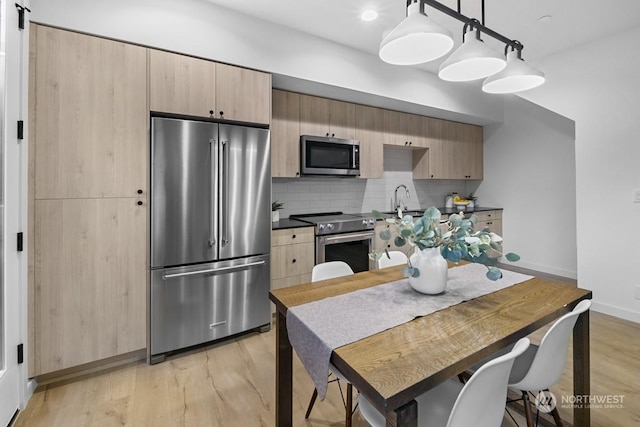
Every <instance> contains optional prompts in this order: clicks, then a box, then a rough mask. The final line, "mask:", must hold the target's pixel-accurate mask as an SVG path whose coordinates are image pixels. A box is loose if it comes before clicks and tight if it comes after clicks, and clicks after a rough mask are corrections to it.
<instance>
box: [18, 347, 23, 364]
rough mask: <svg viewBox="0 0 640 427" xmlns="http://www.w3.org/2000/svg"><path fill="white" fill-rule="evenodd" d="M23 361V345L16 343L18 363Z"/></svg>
mask: <svg viewBox="0 0 640 427" xmlns="http://www.w3.org/2000/svg"><path fill="white" fill-rule="evenodd" d="M22 362H24V345H22V344H18V365H19V364H21V363H22Z"/></svg>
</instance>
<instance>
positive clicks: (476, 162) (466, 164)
mask: <svg viewBox="0 0 640 427" xmlns="http://www.w3.org/2000/svg"><path fill="white" fill-rule="evenodd" d="M429 135H430V136H431V137H430V138H429V178H431V179H482V178H483V166H482V165H483V162H484V157H483V130H482V127H481V126H474V125H469V124H466V123H457V122H451V121H447V120H437V119H434V120H432V121H431V122H430V131H429Z"/></svg>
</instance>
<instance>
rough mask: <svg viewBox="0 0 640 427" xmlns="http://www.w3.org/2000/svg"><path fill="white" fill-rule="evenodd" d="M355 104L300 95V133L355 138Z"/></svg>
mask: <svg viewBox="0 0 640 427" xmlns="http://www.w3.org/2000/svg"><path fill="white" fill-rule="evenodd" d="M355 108H356V106H355V104H352V103H349V102H343V101H337V100H335V99H328V98H320V97H317V96H311V95H300V134H301V135H319V136H329V137H333V138H344V139H355V126H356V125H355V123H356V110H355Z"/></svg>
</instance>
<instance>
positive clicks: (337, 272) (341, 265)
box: [304, 261, 354, 426]
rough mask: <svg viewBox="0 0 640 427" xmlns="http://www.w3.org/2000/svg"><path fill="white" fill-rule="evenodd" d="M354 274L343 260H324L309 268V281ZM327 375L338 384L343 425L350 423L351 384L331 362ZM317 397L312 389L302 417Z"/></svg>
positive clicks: (306, 415) (309, 411) (315, 391)
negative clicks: (344, 392)
mask: <svg viewBox="0 0 640 427" xmlns="http://www.w3.org/2000/svg"><path fill="white" fill-rule="evenodd" d="M352 274H354V273H353V270H352V269H351V267H349V264H347V263H346V262H343V261H329V262H324V263H322V264H318V265H316V266H314V267H313V270H311V281H312V282H318V281H320V280H327V279H333V278H335V277H343V276H350V275H352ZM329 372H330V374H329V376H331V374H333V376H335V378H334V379H332V380H329V382H334V381H335V382H336V383H337V384H338V388H339V389H340V395H341V396H342V403H344V408H345V425H347V426H350V425H351V417H352V415H353V409H352V407H353V386H352V385H351V383H350V382H349V381H347V379H346V378H345V377H344V375H342V373H340V371H339V370H338V368H336V367H335V366H333V364H329ZM340 381H344V382H345V384H346V385H347V391H346V400H345V396H344V395H343V394H342V386H341V385H340ZM317 398H318V390H317V389H315V388H314V389H313V394H312V395H311V400H310V401H309V406H308V407H307V412H306V413H305V415H304V418H305V419H307V418H309V415H311V410H312V409H313V405H314V404H315V403H316V399H317Z"/></svg>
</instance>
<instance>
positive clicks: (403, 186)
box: [393, 184, 411, 210]
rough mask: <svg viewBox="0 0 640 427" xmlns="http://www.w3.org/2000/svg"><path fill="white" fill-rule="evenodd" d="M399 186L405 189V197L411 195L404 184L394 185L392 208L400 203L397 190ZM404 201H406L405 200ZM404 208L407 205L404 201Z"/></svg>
mask: <svg viewBox="0 0 640 427" xmlns="http://www.w3.org/2000/svg"><path fill="white" fill-rule="evenodd" d="M400 187H402V188H404V191H405V195H406V196H407V199H410V198H411V195H410V194H409V189H408V188H407V186H406V185H404V184H400V185H398V186H397V187H396V190H395V191H394V193H393V209H398V208H399V207H400V203H399V202H398V190H399V189H400ZM405 202H406V201H405ZM404 209H405V210H406V209H407V205H406V203H405V205H404Z"/></svg>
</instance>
